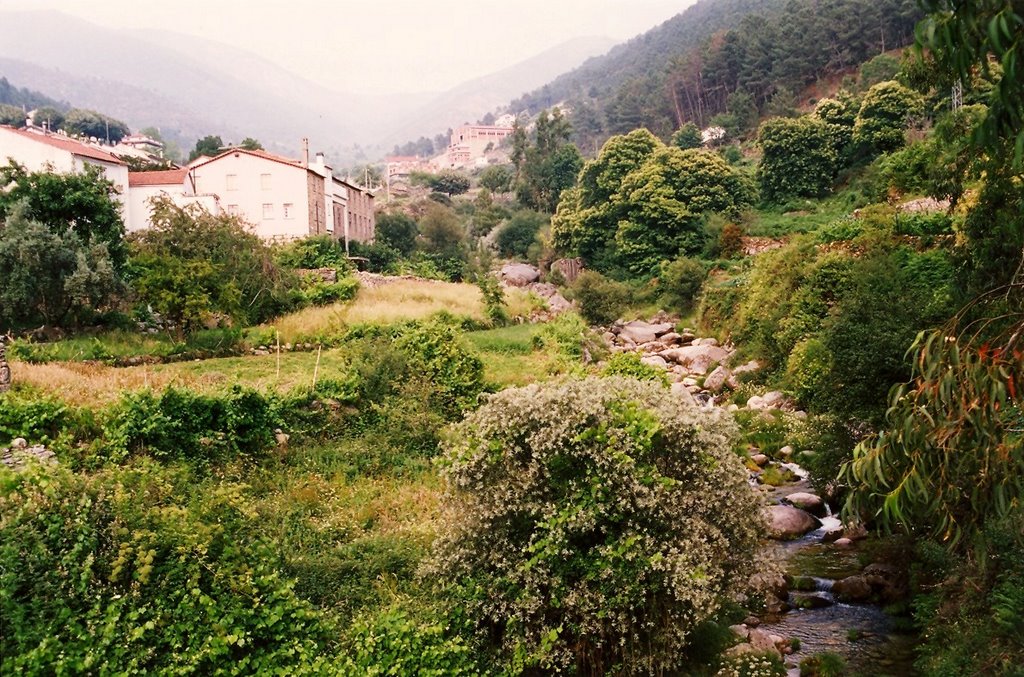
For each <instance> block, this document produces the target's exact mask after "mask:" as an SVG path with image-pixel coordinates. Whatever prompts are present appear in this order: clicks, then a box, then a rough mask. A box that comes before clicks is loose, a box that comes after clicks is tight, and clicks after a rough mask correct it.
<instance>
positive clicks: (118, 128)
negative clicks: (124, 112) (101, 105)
mask: <svg viewBox="0 0 1024 677" xmlns="http://www.w3.org/2000/svg"><path fill="white" fill-rule="evenodd" d="M63 128H64V131H66V132H68V133H69V134H77V135H79V136H86V137H94V138H97V139H103V140H106V141H108V142H110V143H117V142H118V141H120V140H121V139H122V138H124V137H126V136H128V134H130V133H131V131H130V130H129V129H128V125H127V124H125V123H124V122H121V121H120V120H115V119H114V118H112V117H108V116H106V115H104V114H102V113H97V112H96V111H93V110H85V109H82V108H72V109H71V110H69V111H68V112H67V114H66V115H65V116H64V124H63Z"/></svg>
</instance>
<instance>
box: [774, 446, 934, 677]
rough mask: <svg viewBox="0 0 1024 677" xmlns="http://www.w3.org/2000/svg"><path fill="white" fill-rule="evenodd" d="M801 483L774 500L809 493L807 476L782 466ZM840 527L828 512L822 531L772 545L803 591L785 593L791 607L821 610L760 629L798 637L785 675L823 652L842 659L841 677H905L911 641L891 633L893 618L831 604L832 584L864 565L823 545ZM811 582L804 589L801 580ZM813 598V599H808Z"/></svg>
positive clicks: (851, 552) (853, 553) (870, 608)
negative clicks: (843, 675)
mask: <svg viewBox="0 0 1024 677" xmlns="http://www.w3.org/2000/svg"><path fill="white" fill-rule="evenodd" d="M784 467H786V468H787V469H789V470H791V471H792V472H793V473H794V474H795V475H797V476H798V477H800V478H801V480H800V481H799V482H797V483H794V484H791V485H788V486H786V487H780V490H779V491H778V492H776V493H775V494H774V495H773V498H774V500H779V499H781V498H783V497H784V496H787V495H789V494H792V493H796V492H798V491H808V490H809V489H808V486H807V480H806V477H807V474H806V471H804V470H803V468H800V466H798V465H796V464H794V463H787V464H785V465H784ZM841 527H842V523H841V521H840V520H839V519H838V518H836V517H835V516H834V515H832V512H831V510H828V509H827V512H826V515H825V517H823V518H821V526H820V527H819V528H818V529H816V530H814V531H812V532H810V533H808V534H806V535H804V536H803V537H801V538H799V539H797V540H794V541H788V542H781V543H777V544H775V545H774V547H775V549H776V556H777V558H778V560H779V561H780V562H782V563H783V565H784V567H785V569H786V571H787V573H789V574H790V575H792V576H794V577H797V576H799V577H803V578H804V579H805V580H804V581H803V585H802V586H801V587H804V588H805V590H804V591H795V590H794V591H792V592H790V603H791V604H793V602H795V601H797V600H800V599H803V601H804V605H808V603H809V602H813V603H814V606H818V605H823V608H794V609H793V610H792V611H790V612H789V613H786V614H783V615H782V616H780V617H779V618H777V619H772V620H769V619H766V622H765V623H763V624H762V625H761V627H762V628H764V629H765V630H767V631H769V632H771V633H774V634H776V635H780V636H782V637H785V638H794V637H795V638H798V639H799V640H800V650H799V651H795V652H794V653H793V654H792V655H790V656H787V657H786V665H787V667H788V668H789V674H790V675H793V676H797V675H799V674H800V669H799V667H798V666H799V663H800V660H801V659H802V658H805V657H808V656H812V655H814V654H818V653H822V652H825V651H828V652H832V653H836V654H839V655H840V656H842V657H843V658H844V659H845V660H846V667H847V669H846V674H850V675H871V676H872V677H874V676H883V675H898V676H899V677H909V676H911V675H914V674H916V673H915V672H914V670H913V651H914V645H915V639H914V637H913V636H910V635H904V634H900V633H897V632H895V631H894V628H893V619H892V618H891V617H890V616H889V615H888V614H886V613H885V611H883V610H882V608H881V607H879V606H877V605H873V604H844V603H840V602H836V600H835V598H834V597H833V595H832V585H833V583H834V582H835V581H836V580H839V579H841V578H846V577H847V576H852V575H855V574H858V573H860V572H861V570H862V569H863V565H864V564H865V563H866V562H862V561H860V557H859V556H858V552H857V549H856V548H847V549H843V548H837V547H836V546H834V545H831V544H826V543H823V542H822V539H823V538H824V536H825V534H827V533H829V532H831V531H834V530H836V529H839V528H841ZM808 578H809V579H810V581H811V582H812V583H813V590H811V589H808V588H810V587H811V586H810V585H808V582H807V580H806V579H808ZM809 596H813V597H814V598H816V599H814V600H808V599H807V598H808V597H809ZM794 606H795V605H794Z"/></svg>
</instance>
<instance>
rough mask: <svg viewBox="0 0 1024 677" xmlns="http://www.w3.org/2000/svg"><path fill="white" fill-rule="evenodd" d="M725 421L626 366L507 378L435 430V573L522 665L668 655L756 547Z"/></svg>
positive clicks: (668, 661) (751, 502) (649, 667)
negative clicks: (439, 505) (631, 376)
mask: <svg viewBox="0 0 1024 677" xmlns="http://www.w3.org/2000/svg"><path fill="white" fill-rule="evenodd" d="M732 434H733V429H732V426H731V422H730V421H729V420H728V419H727V417H725V416H707V415H704V414H700V413H698V412H697V410H696V409H695V408H689V407H687V406H684V404H683V403H682V402H681V401H680V400H671V399H668V398H665V397H664V391H663V390H662V388H661V387H659V386H656V385H641V384H640V383H638V382H636V381H633V380H622V379H619V380H604V381H602V380H585V381H576V382H569V383H567V384H565V385H559V386H549V387H544V388H540V389H538V388H527V389H510V390H506V391H503V392H502V393H499V394H497V395H495V396H493V397H492V398H490V399H489V400H488V402H487V403H486V404H485V405H484V406H482V407H481V408H480V409H478V410H477V411H476V412H474V413H472V414H470V415H469V416H468V417H467V419H466V420H465V421H463V422H462V423H461V424H459V425H458V426H456V427H455V428H454V429H453V430H452V431H451V433H450V435H449V436H448V437H447V438H446V444H445V451H444V457H443V460H442V476H443V478H444V479H445V481H446V487H447V489H446V493H445V497H444V501H445V504H446V507H447V509H449V510H450V512H451V515H452V517H451V522H450V524H449V525H448V528H447V529H446V531H445V532H443V534H442V536H441V538H440V539H439V540H438V542H437V543H436V544H435V555H434V558H433V561H432V565H431V571H432V572H433V574H434V575H435V576H437V577H438V578H439V579H440V580H442V581H444V582H445V584H447V585H454V586H457V587H458V588H459V589H460V597H462V598H463V599H466V600H468V602H467V605H466V610H467V612H468V613H469V614H470V615H471V617H473V618H475V619H477V621H478V622H479V623H481V624H482V625H483V627H484V628H487V629H488V632H489V634H492V636H494V637H496V638H498V641H499V643H500V644H501V645H502V646H503V648H504V649H505V650H506V651H507V652H508V654H509V655H511V656H513V657H514V663H513V665H515V666H516V668H518V669H531V668H538V669H541V670H557V669H567V668H570V667H573V666H575V668H576V669H578V670H583V671H586V672H591V671H602V670H604V669H613V670H624V671H628V672H632V671H644V672H650V671H655V670H659V669H664V668H667V667H669V666H672V665H675V663H676V660H677V659H678V657H679V655H680V653H681V652H682V651H683V649H684V648H685V647H686V645H687V643H688V639H689V636H690V634H691V633H692V631H693V629H694V627H695V625H696V624H697V623H700V622H701V621H703V620H705V619H708V618H711V617H712V616H713V614H714V613H715V611H716V610H717V609H718V608H719V605H720V604H721V603H722V601H723V599H724V598H725V597H726V596H727V595H728V593H729V591H730V590H732V589H734V586H736V585H737V584H738V583H739V580H737V579H738V578H741V576H740V574H739V572H740V571H743V570H744V568H745V567H746V566H748V565H749V562H750V558H751V557H752V556H753V554H754V551H755V549H756V542H757V527H756V524H755V521H754V520H753V519H752V516H753V515H754V514H755V513H756V504H757V499H756V497H755V495H754V493H753V492H752V490H751V489H750V487H749V486H748V485H747V484H746V482H745V481H744V480H743V477H742V473H741V472H737V470H739V467H738V464H739V461H738V459H737V458H736V457H735V456H733V455H732V453H731V451H730V446H731V443H730V436H731V435H732ZM481 449H486V450H488V452H487V453H480V450H481ZM710 459H713V461H712V460H710ZM531 468H540V469H541V470H540V471H539V472H536V471H530V469H531ZM581 476H583V477H587V478H588V479H587V482H586V483H585V484H583V485H582V486H581V485H580V484H579V482H578V480H577V478H578V477H581ZM683 506H686V507H685V508H683ZM701 534H706V536H701ZM722 534H728V537H727V539H725V540H723V539H722V538H721V535H722ZM697 563H699V564H697ZM678 568H682V569H683V570H686V571H691V572H693V575H691V576H686V577H680V576H676V575H674V574H673V572H675V571H677V570H679V569H678ZM535 600H542V601H540V603H537V602H536V601H535ZM640 647H643V650H639V649H640Z"/></svg>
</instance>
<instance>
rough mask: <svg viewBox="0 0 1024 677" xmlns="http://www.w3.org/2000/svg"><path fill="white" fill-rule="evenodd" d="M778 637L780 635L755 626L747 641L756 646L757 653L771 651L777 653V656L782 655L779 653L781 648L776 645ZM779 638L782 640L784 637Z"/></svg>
mask: <svg viewBox="0 0 1024 677" xmlns="http://www.w3.org/2000/svg"><path fill="white" fill-rule="evenodd" d="M776 637H778V635H773V634H772V633H770V632H768V631H767V630H762V629H761V628H754V629H752V630H751V631H750V634H748V635H747V641H748V642H750V646H752V647H753V648H754V651H755V652H756V653H770V654H775V655H776V656H781V655H782V654H781V653H779V648H778V647H777V646H775V638H776ZM779 639H780V640H781V639H782V638H781V637H780V638H779Z"/></svg>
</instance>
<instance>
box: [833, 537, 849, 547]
mask: <svg viewBox="0 0 1024 677" xmlns="http://www.w3.org/2000/svg"><path fill="white" fill-rule="evenodd" d="M833 545H835V546H836V547H837V548H849V547H851V546H852V545H853V541H851V540H850V539H848V538H845V537H843V538H837V539H836V540H835V543H834V544H833Z"/></svg>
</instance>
